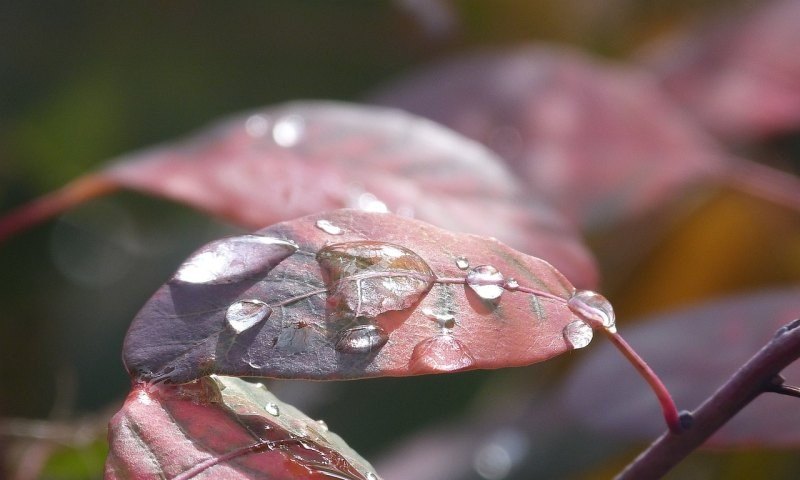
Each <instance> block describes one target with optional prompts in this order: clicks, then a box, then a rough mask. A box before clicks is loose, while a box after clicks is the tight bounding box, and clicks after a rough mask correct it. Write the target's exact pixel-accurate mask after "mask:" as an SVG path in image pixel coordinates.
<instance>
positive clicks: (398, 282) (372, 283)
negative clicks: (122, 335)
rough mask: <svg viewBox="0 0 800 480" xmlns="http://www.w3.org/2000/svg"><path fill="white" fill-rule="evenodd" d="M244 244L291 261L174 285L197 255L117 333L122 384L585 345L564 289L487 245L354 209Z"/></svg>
mask: <svg viewBox="0 0 800 480" xmlns="http://www.w3.org/2000/svg"><path fill="white" fill-rule="evenodd" d="M256 235H259V236H262V237H264V238H269V239H275V240H271V241H272V242H274V243H277V242H284V243H292V244H294V245H297V251H296V252H295V253H294V254H291V255H289V256H288V257H287V258H285V259H284V260H283V261H281V262H280V263H277V265H274V263H275V262H274V261H267V260H265V259H263V258H259V257H250V258H247V257H245V258H240V257H237V258H239V260H241V261H242V262H244V263H245V264H247V265H246V266H245V269H247V270H251V269H250V268H249V264H250V263H252V264H253V265H258V266H259V268H261V272H260V273H259V274H258V275H255V270H251V272H252V273H253V275H252V276H251V277H249V278H246V279H242V280H239V281H236V282H231V283H220V282H211V283H207V284H203V283H197V284H187V283H185V282H181V281H177V280H176V278H178V277H180V276H181V272H182V271H183V269H185V268H187V265H189V266H191V268H193V269H197V268H198V266H199V265H200V262H198V261H197V258H198V256H200V255H204V252H206V251H208V247H204V248H201V249H200V250H199V251H198V253H196V254H194V255H193V256H190V257H189V259H188V260H187V261H186V262H184V264H183V266H181V267H180V268H179V269H178V273H176V277H173V279H172V280H170V281H169V282H167V284H166V285H164V286H162V287H161V288H160V289H159V290H158V291H157V292H156V294H155V295H154V296H153V297H152V298H151V299H150V301H149V302H148V303H147V304H146V305H145V306H144V308H142V310H141V311H140V312H139V314H138V315H137V316H136V318H135V319H134V321H133V323H132V325H131V327H130V330H129V331H128V334H127V337H126V339H125V345H124V347H123V356H124V360H125V364H126V366H127V368H128V371H129V372H130V373H131V375H132V376H134V377H136V378H140V379H143V380H145V381H148V382H155V383H158V382H164V381H167V382H176V383H181V382H186V381H190V380H193V379H196V378H198V377H200V376H203V375H207V374H211V373H217V374H222V375H235V376H263V377H285V378H310V379H340V378H361V377H374V376H405V375H415V374H423V373H440V372H448V371H455V370H470V369H476V368H500V367H508V366H515V365H527V364H530V363H534V362H539V361H543V360H546V359H548V358H551V357H553V356H555V355H558V354H561V353H563V352H565V351H568V350H570V349H571V348H579V347H582V346H585V345H586V344H587V343H588V341H589V340H590V339H591V329H590V328H588V327H586V328H583V329H577V331H576V333H573V332H574V331H575V330H576V329H575V323H576V322H580V321H578V320H577V317H575V316H574V315H573V314H572V313H570V310H569V308H568V306H567V300H568V299H569V298H571V297H572V295H573V293H574V292H575V287H573V286H572V284H571V283H570V282H569V281H567V279H566V278H564V276H562V275H561V273H559V272H558V271H557V270H556V269H555V268H553V267H552V266H551V265H550V264H548V263H547V262H545V261H543V260H540V259H538V258H535V257H529V256H526V255H524V254H521V253H519V252H516V251H514V250H512V249H511V248H509V247H507V246H505V245H504V244H502V243H500V242H498V241H497V240H494V239H486V238H482V237H478V236H474V235H468V234H456V233H451V232H448V231H445V230H442V229H439V228H437V227H434V226H432V225H429V224H426V223H423V222H421V221H419V220H414V219H409V218H405V217H400V216H396V215H393V214H387V213H370V212H363V211H358V210H337V211H332V212H328V213H322V214H318V215H312V216H308V217H303V218H300V219H297V220H293V221H289V222H285V223H279V224H277V225H273V226H271V227H268V228H266V229H264V230H260V231H258V232H256ZM231 241H233V242H235V241H236V237H233V238H232V239H230V240H220V241H217V242H214V245H217V247H215V248H216V249H219V246H220V245H225V244H226V242H231ZM270 253H272V254H275V252H274V251H270ZM284 253H285V252H280V253H279V256H283V255H284ZM215 261H216V260H215ZM222 263H230V264H233V263H234V262H233V260H230V261H228V260H226V261H225V262H222ZM580 323H581V325H583V323H582V322H580ZM587 329H588V332H587ZM576 334H577V337H575V336H574V335H576ZM573 346H574V347H573Z"/></svg>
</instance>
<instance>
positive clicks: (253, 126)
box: [244, 115, 269, 138]
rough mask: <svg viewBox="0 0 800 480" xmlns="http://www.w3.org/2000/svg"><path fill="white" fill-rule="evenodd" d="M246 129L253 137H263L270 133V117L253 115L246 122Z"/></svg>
mask: <svg viewBox="0 0 800 480" xmlns="http://www.w3.org/2000/svg"><path fill="white" fill-rule="evenodd" d="M244 129H245V131H246V132H247V134H248V135H250V136H251V137H254V138H259V137H263V136H264V135H266V134H267V132H269V117H267V116H266V115H251V116H250V117H248V118H247V120H246V121H245V122H244Z"/></svg>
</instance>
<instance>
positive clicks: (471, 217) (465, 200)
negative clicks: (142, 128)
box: [0, 102, 597, 288]
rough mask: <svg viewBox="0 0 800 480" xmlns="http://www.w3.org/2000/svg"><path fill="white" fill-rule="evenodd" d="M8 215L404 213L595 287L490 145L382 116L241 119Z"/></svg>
mask: <svg viewBox="0 0 800 480" xmlns="http://www.w3.org/2000/svg"><path fill="white" fill-rule="evenodd" d="M73 185H74V188H73V187H72V186H68V187H65V188H64V189H63V190H61V191H59V192H54V193H53V194H51V195H50V196H45V197H43V198H42V199H40V200H39V201H37V202H35V203H33V204H32V205H30V206H29V207H27V208H23V209H22V210H20V211H17V212H12V213H11V214H9V215H7V216H6V218H0V239H2V238H3V237H4V236H8V235H11V234H12V233H13V232H14V231H16V230H19V229H22V228H25V227H26V226H27V225H28V224H30V223H32V222H34V221H36V220H40V219H42V218H46V217H47V216H50V215H53V214H55V213H57V212H58V211H59V209H63V208H68V207H70V206H72V205H74V204H76V203H80V202H82V201H85V200H86V199H87V198H91V197H93V196H95V195H104V194H106V193H108V192H109V191H111V190H112V187H113V186H114V185H117V186H120V187H124V188H131V189H134V190H139V191H142V192H144V193H147V194H150V195H156V196H161V197H166V198H170V199H173V200H176V201H178V202H183V203H187V204H189V205H192V206H194V207H195V208H198V209H201V210H204V211H206V212H209V213H212V214H214V215H217V216H219V217H222V218H225V219H228V220H230V221H233V222H235V223H236V224H238V225H241V226H244V227H247V228H262V227H264V226H265V225H269V224H271V223H274V222H278V221H283V220H288V219H291V218H296V217H299V216H302V215H308V214H311V213H314V212H318V211H324V210H332V209H336V208H342V207H352V208H360V209H363V210H368V211H388V210H391V211H395V212H400V213H403V214H404V215H406V216H414V217H417V218H419V219H421V220H425V221H428V222H431V223H434V224H436V225H439V226H440V227H442V228H447V229H450V230H456V231H464V232H470V233H475V234H479V235H486V236H494V237H497V238H500V239H502V240H503V241H505V242H507V243H509V244H510V245H512V246H513V247H515V248H518V249H520V250H522V251H526V252H530V253H533V254H536V255H538V256H541V257H543V258H547V259H548V261H550V262H552V263H553V264H555V265H556V266H557V267H558V268H560V269H562V270H563V271H564V272H565V273H567V274H568V275H570V278H572V279H573V281H574V282H575V283H576V284H578V285H580V286H581V287H584V288H593V287H595V286H596V284H597V271H596V267H595V265H594V261H593V259H592V257H591V254H590V253H589V252H588V250H587V249H586V248H585V246H584V245H583V243H582V241H581V240H580V238H579V237H578V235H577V233H576V232H575V231H574V229H573V228H571V227H570V226H568V224H567V222H566V220H565V219H564V218H562V217H561V216H560V215H559V214H558V213H557V212H556V211H555V210H554V209H552V208H551V207H550V206H548V205H547V204H546V203H545V202H543V201H542V200H541V199H539V198H537V197H535V196H533V194H532V193H530V192H526V191H525V190H524V189H523V188H522V187H521V185H520V184H519V183H518V182H517V180H516V179H515V178H514V177H513V176H512V174H510V173H509V172H508V171H507V170H506V169H505V167H504V166H503V165H502V161H501V160H500V159H498V158H497V157H496V156H494V155H493V154H492V153H491V152H489V151H487V150H486V149H485V148H483V147H482V146H481V145H479V144H477V143H474V142H472V141H470V140H468V139H465V138H462V137H461V136H460V135H457V134H455V133H454V132H451V131H449V130H448V129H446V128H443V127H441V126H439V125H436V124H434V123H432V122H430V121H427V120H425V119H421V118H417V117H414V116H411V115H408V114H406V113H403V112H400V111H396V110H390V109H385V108H377V107H360V106H356V105H348V104H344V103H334V102H297V103H288V104H284V105H279V106H276V107H272V108H267V109H263V110H260V111H254V112H250V113H248V114H244V115H240V116H235V117H232V118H230V119H228V120H224V121H221V122H219V123H217V124H216V125H213V126H211V127H209V128H206V129H204V130H202V131H200V132H198V133H197V134H195V135H193V136H192V137H190V138H188V139H186V140H183V141H180V142H176V143H171V144H167V145H164V146H161V147H156V148H152V149H149V150H145V151H143V152H138V153H134V154H131V155H127V156H124V157H122V158H119V159H117V160H116V161H115V162H114V163H112V164H111V165H109V166H108V167H107V168H106V169H104V170H102V171H101V172H99V173H96V174H92V175H89V176H87V177H84V178H82V179H79V180H76V181H75V182H74V184H73Z"/></svg>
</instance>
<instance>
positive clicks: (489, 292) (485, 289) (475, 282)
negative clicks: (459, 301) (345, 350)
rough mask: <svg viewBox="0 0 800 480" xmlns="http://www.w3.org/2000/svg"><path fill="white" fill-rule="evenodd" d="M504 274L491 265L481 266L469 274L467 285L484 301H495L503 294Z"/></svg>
mask: <svg viewBox="0 0 800 480" xmlns="http://www.w3.org/2000/svg"><path fill="white" fill-rule="evenodd" d="M504 283H505V282H504V281H503V274H502V273H500V272H498V271H497V269H496V268H494V267H493V266H491V265H479V266H477V267H475V268H473V269H472V270H470V272H469V273H468V274H467V285H469V287H470V288H471V289H472V290H473V291H474V292H475V293H477V294H478V296H479V297H481V298H482V299H484V300H494V299H497V298H500V295H502V294H503V285H504Z"/></svg>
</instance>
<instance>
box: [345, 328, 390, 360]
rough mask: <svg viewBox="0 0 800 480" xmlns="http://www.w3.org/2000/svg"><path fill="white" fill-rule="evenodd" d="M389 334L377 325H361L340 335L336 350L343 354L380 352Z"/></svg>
mask: <svg viewBox="0 0 800 480" xmlns="http://www.w3.org/2000/svg"><path fill="white" fill-rule="evenodd" d="M388 340H389V334H388V333H386V331H385V330H384V329H382V328H381V327H379V326H377V325H372V324H370V325H359V326H357V327H353V328H348V329H347V330H343V331H342V332H340V333H339V338H338V339H337V340H336V346H335V348H336V350H338V351H340V352H342V353H370V352H375V351H378V350H380V348H381V347H383V346H384V345H386V342H387V341H388Z"/></svg>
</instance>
